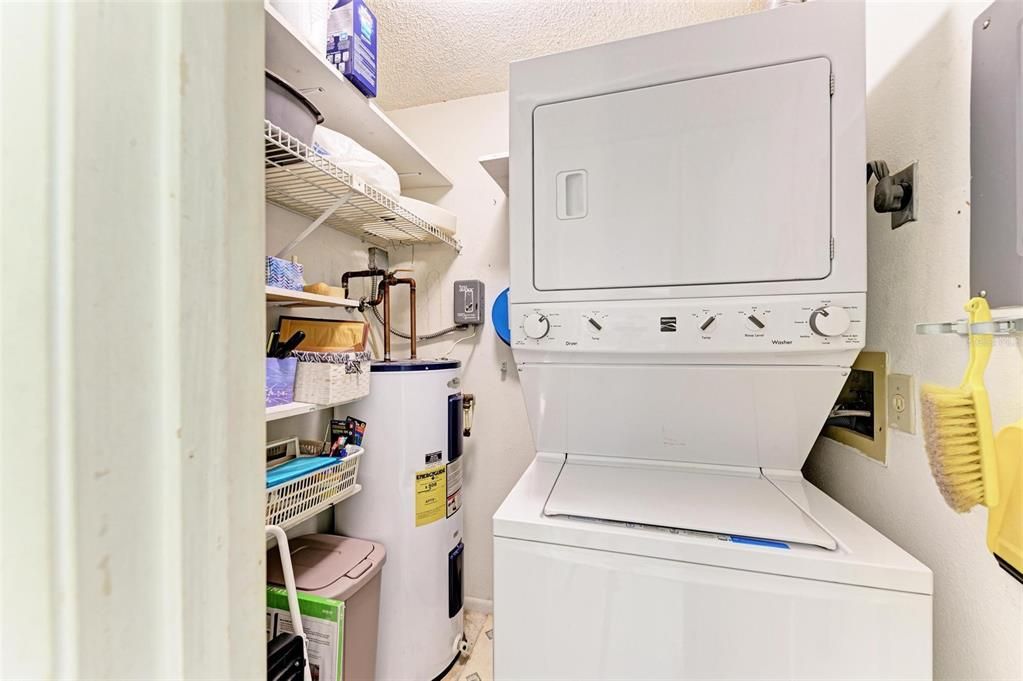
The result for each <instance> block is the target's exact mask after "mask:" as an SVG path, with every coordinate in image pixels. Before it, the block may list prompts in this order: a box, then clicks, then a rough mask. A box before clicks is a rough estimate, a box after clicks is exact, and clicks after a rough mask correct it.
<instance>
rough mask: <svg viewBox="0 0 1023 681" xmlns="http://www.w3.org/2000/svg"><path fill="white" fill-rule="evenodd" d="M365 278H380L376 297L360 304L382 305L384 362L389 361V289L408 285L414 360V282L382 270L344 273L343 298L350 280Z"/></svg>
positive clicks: (413, 357)
mask: <svg viewBox="0 0 1023 681" xmlns="http://www.w3.org/2000/svg"><path fill="white" fill-rule="evenodd" d="M365 277H373V278H375V277H380V278H381V279H380V285H379V286H378V288H377V297H376V298H375V299H373V300H365V299H363V300H361V301H360V302H361V303H363V304H365V305H371V306H376V305H379V304H380V303H383V304H384V361H385V362H390V361H391V287H392V286H398V285H400V284H407V285H408V297H409V331H410V333H409V335H410V336H411V340H410V348H409V349H410V351H411V352H410V358H411V359H415V358H416V280H415V279H411V278H398V277H395V276H394V272H390V273H388V272H385V271H384V270H357V271H353V272H345V273H344V274H342V275H341V286H342V287H344V290H345V298H347V297H348V281H349V280H350V279H356V278H365ZM360 309H361V305H360Z"/></svg>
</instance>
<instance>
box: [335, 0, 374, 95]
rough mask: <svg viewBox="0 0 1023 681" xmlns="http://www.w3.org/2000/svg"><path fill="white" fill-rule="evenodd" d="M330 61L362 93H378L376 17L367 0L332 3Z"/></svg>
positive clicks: (342, 0)
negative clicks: (365, 0)
mask: <svg viewBox="0 0 1023 681" xmlns="http://www.w3.org/2000/svg"><path fill="white" fill-rule="evenodd" d="M327 61H328V62H330V63H331V64H333V65H334V68H336V69H337V70H338V71H340V72H341V73H343V74H344V76H345V78H347V79H348V80H349V81H350V82H351V83H352V85H354V86H355V87H356V88H358V90H359V92H361V93H362V94H364V95H366V96H367V97H376V96H377V18H376V15H374V14H373V12H372V10H370V8H369V7H367V6H366V3H365V2H364V0H337V2H335V3H334V4H333V5H332V6H331V9H330V17H329V18H328V19H327Z"/></svg>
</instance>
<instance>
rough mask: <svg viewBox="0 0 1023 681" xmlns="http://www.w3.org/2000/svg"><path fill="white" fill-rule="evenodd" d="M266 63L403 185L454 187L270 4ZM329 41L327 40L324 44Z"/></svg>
mask: <svg viewBox="0 0 1023 681" xmlns="http://www.w3.org/2000/svg"><path fill="white" fill-rule="evenodd" d="M263 11H264V14H265V16H266V68H267V69H269V70H270V71H273V72H274V73H276V74H277V75H278V76H280V77H281V78H283V79H284V80H286V81H288V82H289V83H290V84H291V85H292V86H293V87H295V88H296V89H298V90H301V91H302V93H303V94H305V96H306V97H308V98H309V100H310V101H312V103H313V104H315V105H316V107H317V108H318V109H319V110H320V113H322V114H323V117H324V119H326V120H324V123H323V124H324V125H325V126H326V127H328V128H330V129H332V130H337V131H338V132H340V133H342V134H345V135H347V136H348V137H351V138H352V139H354V140H355V141H356V142H358V143H359V144H361V145H362V146H364V147H366V148H367V149H369V150H370V151H372V152H373V153H374V154H376V155H377V156H379V157H380V158H382V159H383V160H385V161H386V162H387V163H388V164H389V165H390V166H391V167H392V168H394V170H395V171H396V172H397V173H398V177H399V178H400V180H401V188H402V189H419V188H422V187H450V186H451V180H450V179H448V177H447V176H446V175H445V174H444V173H442V172H441V171H440V170H439V169H438V168H437V167H436V166H435V165H433V163H431V162H430V160H429V159H427V158H426V156H425V155H424V154H423V152H422V151H420V149H419V148H418V147H417V146H416V145H415V144H414V143H413V142H412V140H410V139H409V138H408V137H406V136H405V134H404V133H403V132H402V131H401V130H400V129H398V126H396V125H395V124H394V123H393V122H391V119H389V118H388V117H387V115H386V114H385V113H384V112H383V111H381V110H380V108H379V107H377V105H376V104H374V103H373V102H371V101H370V100H369V99H367V98H366V96H365V95H363V94H362V93H361V92H359V91H358V90H357V89H356V87H355V86H354V85H352V84H351V83H349V82H348V80H347V79H346V78H345V77H344V76H343V75H341V73H340V72H339V71H338V70H337V69H335V68H334V67H333V66H331V65H330V64H328V63H327V60H326V58H325V57H324V55H322V54H320V53H319V51H317V50H314V49H313V48H312V46H311V45H309V44H308V43H307V42H306V41H305V39H304V37H302V36H301V35H300V34H299V33H298V32H297V31H296V30H295V29H294V28H292V26H291V25H289V24H288V22H287V21H286V20H285V19H284V18H283V17H282V16H281V15H280V14H279V13H278V12H277V10H275V9H274V8H273V7H271V6H270V4H269V3H268V2H267V3H264V5H263ZM324 47H326V46H324Z"/></svg>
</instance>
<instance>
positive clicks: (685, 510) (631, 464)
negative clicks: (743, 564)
mask: <svg viewBox="0 0 1023 681" xmlns="http://www.w3.org/2000/svg"><path fill="white" fill-rule="evenodd" d="M543 512H544V515H546V516H570V517H577V518H589V519H594V520H608V521H613V522H621V523H636V524H639V525H648V526H653V527H667V528H673V529H681V530H697V531H700V532H712V533H716V534H725V535H731V536H733V537H743V538H749V539H754V540H767V541H775V542H784V543H796V544H809V545H813V546H820V547H822V548H825V549H829V550H834V549H836V548H838V543H837V542H836V541H835V538H834V537H832V536H831V535H830V534H828V533H827V532H826V531H825V530H824V529H823V528H822V527H821V526H820V525H819V524H818V523H817V521H816V520H814V519H813V517H812V516H810V515H809V514H808V513H806V512H805V511H804V510H803V509H802V508H800V507H799V506H798V505H797V504H796V503H795V502H794V501H793V500H792V499H791V498H790V497H789V496H787V495H786V494H785V493H784V492H782V491H781V489H780V488H779V487H778V486H776V485H775V484H774V483H773V482H771V480H770V479H768V478H767V477H764V475H763V474H762V473H761V472H760V470H759V469H756V468H738V467H734V468H729V467H726V466H695V465H687V464H673V463H665V462H660V461H650V460H644V459H638V460H629V461H628V462H625V461H624V460H622V459H610V458H609V457H593V456H585V455H578V454H569V455H568V456H567V457H566V460H565V464H564V466H563V467H562V469H561V474H560V475H559V476H558V479H557V482H555V484H554V488H553V489H552V490H551V494H550V496H549V497H548V499H547V503H546V504H545V505H544V510H543Z"/></svg>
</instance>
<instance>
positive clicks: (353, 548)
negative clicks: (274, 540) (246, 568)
mask: <svg viewBox="0 0 1023 681" xmlns="http://www.w3.org/2000/svg"><path fill="white" fill-rule="evenodd" d="M289 544H290V545H291V566H292V569H293V570H294V572H295V586H296V587H297V588H298V590H299V591H306V592H310V593H313V592H315V593H319V595H323V596H327V597H328V598H339V599H341V600H343V599H344V598H347V597H349V596H351V594H353V593H355V592H356V591H358V590H359V588H360V587H361V586H362V585H363V584H365V583H366V582H368V581H369V580H370V579H372V578H373V577H374V576H375V575H376V574H377V573H378V572H379V571H380V568H381V567H382V566H383V564H384V560H385V552H384V547H383V546H382V545H380V544H376V543H374V542H371V541H366V540H365V539H356V538H354V537H339V536H337V535H333V534H309V535H306V536H304V537H297V538H295V539H294V540H292V541H290V542H289ZM266 565H267V570H266V573H267V574H266V577H267V581H268V582H269V583H270V584H274V585H276V586H284V573H283V570H282V569H281V561H280V558H279V554H278V552H277V548H273V549H270V551H268V552H267V560H266ZM325 592H329V593H325Z"/></svg>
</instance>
